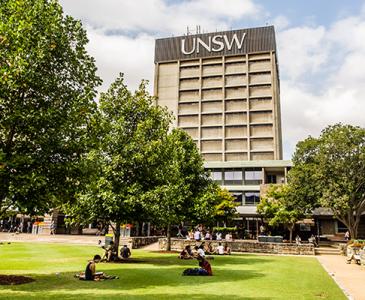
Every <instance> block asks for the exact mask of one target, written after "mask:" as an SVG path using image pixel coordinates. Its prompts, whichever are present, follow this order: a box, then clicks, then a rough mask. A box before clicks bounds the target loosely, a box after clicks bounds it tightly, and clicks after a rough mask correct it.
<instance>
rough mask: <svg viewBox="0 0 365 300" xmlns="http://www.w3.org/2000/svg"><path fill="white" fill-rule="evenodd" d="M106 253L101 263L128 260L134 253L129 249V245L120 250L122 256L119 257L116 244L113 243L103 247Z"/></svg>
mask: <svg viewBox="0 0 365 300" xmlns="http://www.w3.org/2000/svg"><path fill="white" fill-rule="evenodd" d="M101 247H102V248H103V249H104V250H105V252H104V255H103V257H102V258H101V261H113V260H118V259H128V258H129V257H130V256H131V255H132V253H131V250H130V249H129V248H128V246H127V245H124V246H123V247H122V248H121V249H120V255H118V251H116V250H115V246H114V242H113V241H111V242H110V243H109V245H107V246H101Z"/></svg>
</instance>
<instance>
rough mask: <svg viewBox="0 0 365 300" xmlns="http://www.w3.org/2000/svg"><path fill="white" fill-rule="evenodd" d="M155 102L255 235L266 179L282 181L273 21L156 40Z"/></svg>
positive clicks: (285, 167) (283, 167) (284, 171)
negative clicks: (190, 143)
mask: <svg viewBox="0 0 365 300" xmlns="http://www.w3.org/2000/svg"><path fill="white" fill-rule="evenodd" d="M154 89H155V96H156V99H157V100H156V101H157V105H160V106H164V107H167V109H168V110H169V111H170V112H172V113H173V115H174V117H175V120H174V123H173V126H174V127H179V128H182V129H183V130H185V131H186V132H187V133H189V134H190V136H191V137H192V138H193V140H194V141H195V143H196V145H197V147H198V148H199V150H200V152H201V154H202V156H203V158H204V159H205V161H206V163H205V167H206V168H207V169H209V170H210V171H211V174H212V177H213V179H214V180H215V181H216V182H217V183H219V184H220V185H221V186H223V187H225V188H227V189H228V190H229V191H230V192H231V193H232V194H233V195H234V197H235V198H236V202H237V205H238V207H237V210H238V212H239V214H240V220H239V222H241V223H242V222H243V224H242V225H243V226H244V227H246V228H248V232H250V233H252V235H256V234H257V232H258V227H259V219H258V215H257V212H256V205H257V204H258V202H259V201H260V193H261V192H262V189H264V188H265V186H266V185H267V184H277V183H285V182H286V176H287V172H288V170H289V169H290V166H291V162H290V161H282V160H281V159H282V134H281V116H280V86H279V71H278V61H277V52H276V43H275V32H274V28H273V26H267V27H261V28H250V29H241V30H233V31H226V32H215V33H206V34H197V35H186V36H180V37H172V38H164V39H158V40H156V47H155V84H154Z"/></svg>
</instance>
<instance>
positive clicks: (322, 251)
mask: <svg viewBox="0 0 365 300" xmlns="http://www.w3.org/2000/svg"><path fill="white" fill-rule="evenodd" d="M314 252H315V254H316V255H341V251H340V249H338V248H334V247H319V248H315V249H314Z"/></svg>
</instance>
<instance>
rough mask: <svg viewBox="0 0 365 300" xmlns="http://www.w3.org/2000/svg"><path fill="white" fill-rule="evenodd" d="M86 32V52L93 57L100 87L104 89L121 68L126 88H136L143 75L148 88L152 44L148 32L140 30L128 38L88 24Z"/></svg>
mask: <svg viewBox="0 0 365 300" xmlns="http://www.w3.org/2000/svg"><path fill="white" fill-rule="evenodd" d="M87 32H88V37H89V39H90V43H89V45H88V50H89V53H90V54H91V55H92V56H93V57H94V58H95V60H96V63H97V66H98V75H99V76H100V77H101V78H102V79H103V81H104V82H103V85H102V87H101V88H100V90H101V91H105V90H106V89H107V88H108V86H109V85H110V83H111V82H113V81H114V79H115V78H116V76H117V75H118V74H119V73H120V72H122V73H124V74H125V79H126V83H127V85H128V86H129V88H130V89H133V90H134V89H136V88H137V87H138V85H139V83H140V82H141V80H142V79H147V80H149V81H150V85H149V88H150V91H151V92H152V87H153V82H152V79H153V72H154V62H153V59H154V44H155V40H154V38H153V37H152V36H149V35H146V34H141V35H138V36H136V37H133V38H132V37H128V36H115V35H105V34H103V32H100V31H98V30H95V29H92V28H88V29H87Z"/></svg>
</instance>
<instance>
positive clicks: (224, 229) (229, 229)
mask: <svg viewBox="0 0 365 300" xmlns="http://www.w3.org/2000/svg"><path fill="white" fill-rule="evenodd" d="M213 230H214V231H217V232H222V233H229V232H236V231H237V227H213Z"/></svg>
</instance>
